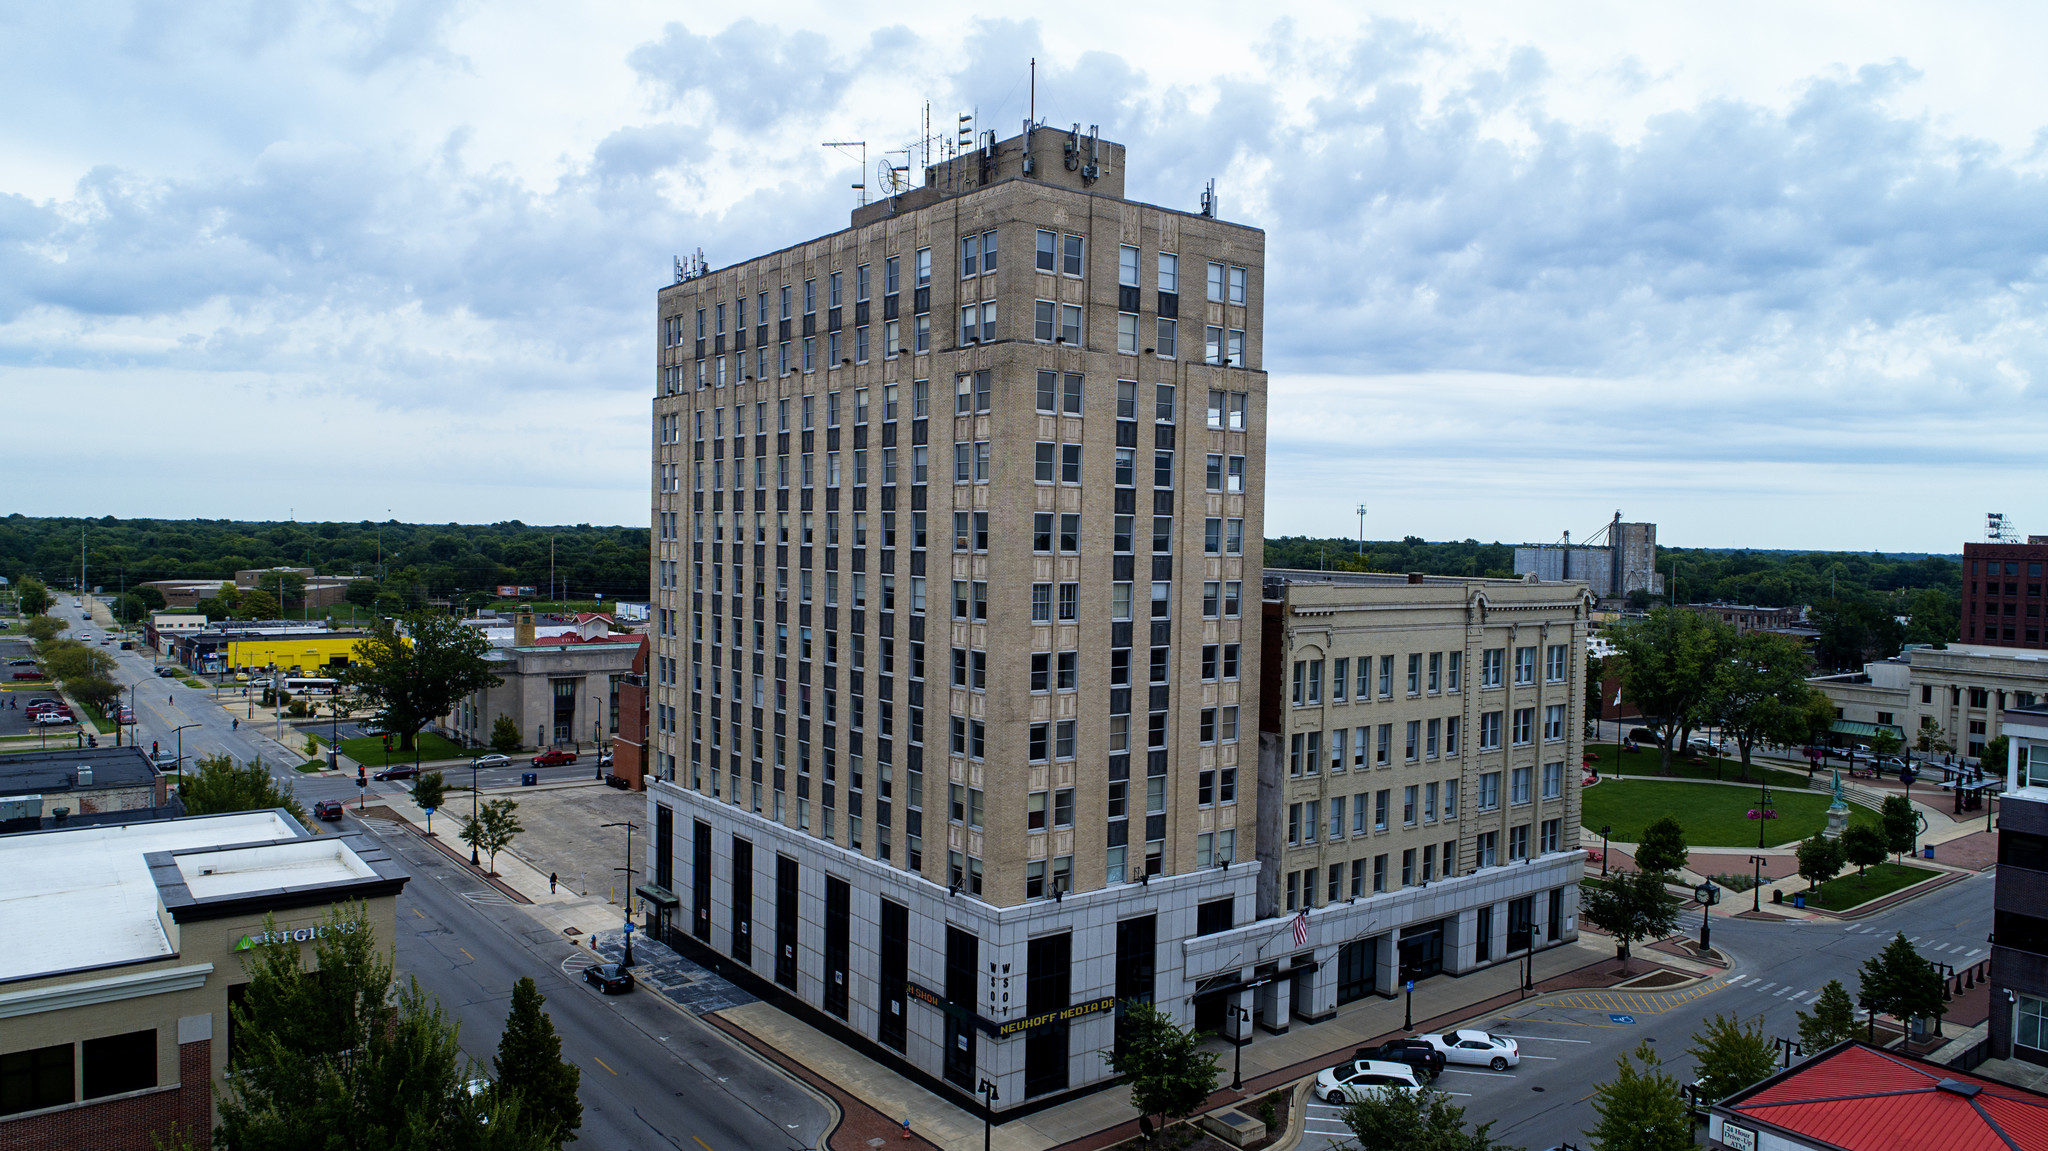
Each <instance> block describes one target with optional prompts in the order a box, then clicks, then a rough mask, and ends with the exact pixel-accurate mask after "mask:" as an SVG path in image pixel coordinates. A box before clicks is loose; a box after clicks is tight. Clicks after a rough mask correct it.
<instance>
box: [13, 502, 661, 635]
mask: <svg viewBox="0 0 2048 1151" xmlns="http://www.w3.org/2000/svg"><path fill="white" fill-rule="evenodd" d="M81 527H82V528H83V529H84V547H85V564H86V579H87V580H88V581H89V582H91V583H93V584H95V585H98V586H101V587H104V588H106V589H108V590H109V591H114V590H116V589H118V588H120V587H121V586H122V585H123V584H125V585H126V586H127V587H129V588H133V587H135V586H136V585H137V584H140V583H143V582H146V581H149V580H162V579H195V580H196V579H219V580H224V581H226V580H232V579H233V578H234V575H235V573H236V572H237V571H243V570H247V569H251V568H269V567H309V568H312V569H314V571H315V573H316V574H319V575H323V576H327V575H333V576H350V577H361V578H365V579H372V580H376V581H377V590H378V593H379V594H380V595H381V596H382V597H383V598H382V602H381V603H380V604H379V606H380V607H386V606H388V607H389V608H390V609H391V610H394V611H396V610H405V609H409V608H415V607H419V606H421V605H423V604H426V603H427V602H429V601H430V600H434V601H445V600H447V599H450V598H453V597H455V596H456V595H457V594H458V591H459V593H460V596H461V598H462V599H463V600H465V601H469V600H471V599H473V598H481V599H482V600H483V602H489V601H490V600H493V599H495V598H496V596H495V595H492V594H491V593H492V592H493V591H494V589H495V588H497V587H498V586H500V585H512V586H520V587H531V588H534V589H536V593H537V594H536V595H534V596H529V597H524V598H538V599H546V598H548V583H549V545H550V543H552V544H553V548H554V565H553V573H554V579H555V583H556V586H557V588H558V589H566V598H570V599H577V600H588V599H591V598H594V596H595V595H597V594H602V595H603V596H604V598H605V599H607V600H616V599H625V600H645V599H646V598H647V585H648V542H647V529H646V528H634V527H617V526H601V525H600V526H594V525H591V524H575V525H559V526H555V525H535V524H525V523H521V522H520V521H518V520H507V521H504V522H502V523H494V524H452V523H451V524H407V523H400V522H398V521H396V520H387V521H385V522H384V523H382V524H377V523H373V522H371V521H369V520H363V521H360V522H357V523H332V522H329V523H297V522H274V523H266V522H251V521H241V520H193V519H188V520H170V519H126V520H123V519H115V518H114V517H112V516H106V517H102V518H99V519H78V518H59V517H36V516H24V515H21V514H19V513H16V514H14V515H11V516H8V517H6V518H4V519H0V575H4V576H6V577H7V578H8V579H10V580H12V581H14V582H15V583H17V584H18V583H20V582H21V580H22V578H23V577H36V578H39V579H41V580H43V582H45V583H46V584H48V585H49V586H51V587H55V588H74V587H76V586H77V582H78V562H79V546H80V528H81ZM380 554H381V568H382V574H381V578H380V575H379V568H380V558H379V557H380ZM288 598H289V597H288ZM370 598H371V599H372V600H375V599H376V598H377V597H376V596H372V597H370ZM286 606H290V605H289V603H287V605H286Z"/></svg>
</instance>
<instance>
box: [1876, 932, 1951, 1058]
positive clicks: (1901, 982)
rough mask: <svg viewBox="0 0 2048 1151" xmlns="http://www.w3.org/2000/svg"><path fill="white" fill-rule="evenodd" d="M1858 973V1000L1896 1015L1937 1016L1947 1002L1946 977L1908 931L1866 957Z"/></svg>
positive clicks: (1937, 1028) (1929, 1017) (1909, 1016)
mask: <svg viewBox="0 0 2048 1151" xmlns="http://www.w3.org/2000/svg"><path fill="white" fill-rule="evenodd" d="M1859 974H1860V976H1861V978H1860V979H1859V980H1858V983H1857V987H1856V1001H1857V1002H1858V1003H1860V1004H1862V1005H1863V1006H1864V1007H1865V1008H1867V1009H1869V1010H1873V1011H1877V1012H1879V1013H1881V1014H1884V1015H1889V1016H1891V1017H1893V1018H1894V1019H1901V1020H1904V1019H1937V1020H1938V1019H1939V1018H1940V1016H1941V1013H1942V1011H1943V1010H1944V1008H1945V1007H1946V1005H1947V1003H1948V983H1947V981H1946V980H1944V979H1943V978H1942V976H1941V972H1940V971H1938V970H1936V969H1935V966H1934V964H1932V963H1929V962H1928V961H1927V960H1926V959H1924V958H1922V957H1921V955H1920V953H1919V952H1918V951H1915V950H1914V949H1913V945H1912V944H1911V943H1908V942H1907V941H1906V934H1905V932H1898V933H1897V934H1895V935H1893V936H1892V941H1891V942H1890V943H1887V944H1885V945H1884V950H1883V951H1880V952H1878V953H1877V954H1876V955H1874V956H1872V957H1871V958H1869V959H1867V960H1865V961H1864V963H1863V966H1862V967H1861V968H1860V969H1859ZM1935 1033H1936V1034H1940V1028H1939V1026H1937V1027H1936V1029H1935Z"/></svg>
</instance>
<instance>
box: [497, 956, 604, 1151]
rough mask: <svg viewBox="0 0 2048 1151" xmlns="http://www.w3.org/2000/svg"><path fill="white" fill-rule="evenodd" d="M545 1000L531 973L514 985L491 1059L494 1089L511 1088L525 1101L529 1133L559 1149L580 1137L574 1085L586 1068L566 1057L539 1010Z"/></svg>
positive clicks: (552, 1026) (559, 1039)
mask: <svg viewBox="0 0 2048 1151" xmlns="http://www.w3.org/2000/svg"><path fill="white" fill-rule="evenodd" d="M546 1002H547V1000H546V999H544V998H543V997H542V996H541V993H540V988H539V986H537V985H536V984H535V983H534V982H533V980H532V979H531V978H529V977H527V976H524V975H522V976H520V977H519V982H518V983H515V984H513V985H512V1010H511V1012H510V1014H508V1015H507V1016H506V1017H505V1033H504V1035H503V1036H502V1037H501V1038H500V1039H499V1040H498V1055H497V1058H496V1059H494V1060H493V1061H492V1067H493V1069H494V1070H495V1071H496V1072H497V1082H496V1084H495V1089H497V1090H500V1091H502V1090H505V1089H507V1088H510V1089H512V1090H515V1091H517V1092H518V1093H519V1096H520V1098H521V1099H522V1100H523V1101H524V1106H523V1107H522V1108H521V1109H520V1119H521V1121H522V1122H523V1123H524V1124H525V1125H526V1127H527V1129H528V1131H530V1132H531V1133H532V1134H533V1135H535V1136H537V1137H539V1138H540V1139H541V1140H542V1141H543V1142H545V1143H546V1144H547V1145H548V1146H550V1147H560V1146H561V1145H562V1144H563V1143H566V1142H569V1141H572V1140H574V1139H575V1138H576V1129H577V1128H578V1127H581V1126H583V1104H582V1102H581V1101H580V1100H578V1099H577V1098H576V1088H577V1085H578V1084H579V1083H581V1082H582V1079H583V1072H582V1071H581V1070H580V1069H579V1068H578V1067H577V1066H576V1065H575V1064H573V1063H565V1062H563V1061H562V1037H561V1036H559V1035H557V1034H555V1022H554V1020H552V1019H550V1018H548V1013H547V1012H545V1011H542V1010H541V1005H542V1004H543V1003H546Z"/></svg>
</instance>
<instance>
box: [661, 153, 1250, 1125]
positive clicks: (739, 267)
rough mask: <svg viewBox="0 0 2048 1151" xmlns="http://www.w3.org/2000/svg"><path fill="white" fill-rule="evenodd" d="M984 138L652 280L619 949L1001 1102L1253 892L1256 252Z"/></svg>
mask: <svg viewBox="0 0 2048 1151" xmlns="http://www.w3.org/2000/svg"><path fill="white" fill-rule="evenodd" d="M981 144H982V146H981V147H980V148H978V149H977V150H975V151H973V152H969V153H966V154H964V155H962V156H961V157H960V158H958V159H956V160H953V161H951V162H949V163H944V164H939V165H936V166H934V167H932V168H930V169H929V170H927V171H926V172H925V173H924V178H925V180H924V185H923V186H922V187H919V188H916V189H913V190H909V191H906V192H904V193H903V194H901V195H898V196H894V197H891V198H888V199H885V200H881V201H879V202H877V203H874V204H871V205H868V206H866V207H864V208H861V209H858V210H856V211H855V212H854V215H853V221H852V226H851V227H849V228H847V229H845V230H843V231H839V232H835V233H833V234H831V235H827V236H822V237H819V238H817V239H815V240H810V241H807V242H805V243H802V244H798V245H795V246H793V247H790V248H787V249H784V250H782V251H779V252H774V253H770V254H768V255H765V256H761V257H758V258H754V259H750V260H747V261H744V262H742V263H739V264H736V265H733V266H730V267H725V268H720V269H717V270H715V271H707V272H704V273H702V274H698V275H695V276H693V277H691V278H688V279H684V280H682V281H680V282H678V283H676V284H674V285H672V286H670V287H668V288H665V289H663V290H662V291H661V293H660V296H659V315H658V335H659V338H658V340H657V343H656V349H655V357H656V371H655V383H656V389H655V396H654V405H653V406H654V411H653V429H652V430H653V444H652V454H653V457H654V462H653V492H652V504H653V518H654V526H655V531H654V559H653V565H654V571H653V581H652V582H653V587H654V589H655V591H654V596H653V605H652V606H653V616H654V619H653V625H654V626H653V628H652V631H653V633H654V647H653V651H652V656H653V658H652V660H651V666H650V674H649V683H650V692H651V701H650V702H651V713H652V716H653V730H652V731H651V732H650V748H649V750H650V763H651V765H652V766H653V768H654V771H653V776H654V778H653V779H652V780H651V782H650V786H649V789H648V790H649V807H650V812H649V822H650V823H651V824H652V825H653V826H654V829H655V834H654V835H653V836H652V837H651V838H652V842H651V843H650V847H649V850H650V852H651V855H652V859H651V863H650V868H651V873H652V874H653V875H654V877H655V879H656V886H657V887H659V888H661V889H663V890H668V889H671V888H673V889H674V901H673V906H674V910H673V915H674V916H675V921H674V922H670V921H669V920H668V918H667V916H668V914H669V913H668V912H662V913H660V915H661V918H660V919H659V920H658V921H657V922H656V923H655V924H654V925H653V929H654V930H655V931H657V932H659V933H662V934H665V935H668V936H670V937H671V938H674V939H675V940H676V941H677V942H678V943H680V944H683V945H685V946H688V947H691V948H696V949H698V951H699V953H700V955H704V954H708V956H709V957H710V958H712V959H715V960H716V961H718V962H720V963H721V964H723V965H724V966H725V967H726V968H727V969H731V970H736V971H738V972H753V973H758V974H757V982H758V983H759V984H761V985H762V986H763V988H764V989H765V990H767V991H768V992H769V993H771V994H778V995H782V996H786V997H789V998H790V999H793V1000H795V1001H798V1002H801V1003H803V1004H805V1005H808V1006H810V1007H813V1008H817V1009H819V1010H821V1011H822V1012H823V1013H824V1016H825V1017H827V1018H830V1019H834V1020H838V1021H842V1022H843V1025H844V1028H845V1033H846V1034H847V1036H849V1037H853V1038H856V1039H857V1040H858V1041H861V1042H862V1043H863V1044H864V1046H865V1047H866V1049H868V1050H870V1051H871V1052H873V1053H875V1054H877V1055H878V1056H881V1057H883V1058H886V1059H890V1060H894V1061H896V1062H897V1064H898V1065H899V1067H900V1068H903V1069H908V1070H910V1071H911V1072H913V1073H914V1074H917V1075H919V1076H921V1077H923V1078H924V1079H925V1080H926V1081H927V1082H928V1083H930V1084H931V1085H933V1086H935V1087H936V1088H938V1089H940V1090H943V1091H950V1092H952V1093H953V1094H954V1095H955V1097H956V1098H964V1097H965V1096H966V1094H967V1093H969V1092H972V1091H974V1090H975V1088H976V1087H977V1086H978V1084H979V1083H980V1081H981V1080H983V1079H987V1080H990V1081H993V1082H994V1083H995V1084H997V1087H998V1091H999V1094H998V1100H997V1106H998V1108H999V1109H1000V1108H1007V1107H1011V1106H1016V1105H1019V1104H1023V1103H1026V1102H1027V1101H1031V1102H1036V1101H1038V1100H1041V1099H1044V1098H1047V1097H1050V1096H1054V1095H1057V1094H1059V1093H1062V1092H1065V1091H1069V1090H1074V1089H1079V1088H1082V1087H1085V1086H1087V1085H1088V1084H1091V1083H1094V1082H1097V1081H1100V1080H1102V1079H1104V1078H1105V1077H1106V1076H1107V1074H1108V1071H1107V1069H1106V1067H1104V1066H1103V1064H1102V1062H1101V1060H1100V1059H1098V1058H1097V1057H1096V1055H1095V1052H1096V1051H1097V1050H1098V1049H1100V1048H1103V1047H1105V1046H1107V1045H1108V1044H1109V1043H1110V1041H1111V1039H1110V1036H1111V1016H1112V1014H1113V1013H1111V1012H1108V1011H1106V1010H1102V1007H1103V1005H1105V1004H1107V1003H1109V1002H1110V1001H1111V1000H1112V999H1114V998H1129V997H1140V998H1146V999H1154V998H1156V999H1157V1001H1159V1002H1161V1003H1163V1004H1167V1005H1170V1006H1172V1007H1173V1008H1174V1009H1176V1010H1177V1011H1181V1012H1183V1013H1185V1012H1186V1011H1187V1010H1188V1007H1187V1001H1188V993H1189V989H1190V988H1191V987H1192V985H1193V984H1194V982H1195V981H1196V980H1199V979H1202V978H1206V977H1208V976H1209V975H1211V974H1212V972H1210V971H1207V970H1195V969H1194V968H1193V966H1191V962H1192V961H1191V960H1190V959H1189V958H1188V956H1187V954H1186V952H1185V947H1186V943H1185V941H1186V940H1187V939H1189V938H1190V937H1193V936H1195V935H1197V934H1198V933H1199V931H1200V930H1207V931H1209V932H1212V933H1213V932H1215V931H1219V930H1224V929H1227V928H1229V927H1230V926H1231V925H1232V924H1236V923H1243V922H1245V921H1248V920H1249V919H1250V918H1251V917H1252V916H1253V914H1254V910H1255V909H1254V882H1253V875H1254V872H1255V868H1253V867H1250V866H1242V865H1240V866H1232V865H1233V864H1242V863H1243V861H1246V860H1248V859H1249V857H1250V851H1249V847H1250V839H1251V837H1252V835H1253V824H1254V821H1253V814H1252V813H1253V806H1254V804H1253V800H1254V796H1253V780H1252V772H1253V763H1254V758H1255V757H1254V755H1253V748H1254V746H1255V745H1254V743H1253V733H1254V729H1253V728H1252V726H1251V723H1252V716H1251V715H1250V709H1251V707H1252V706H1253V700H1254V695H1253V693H1252V690H1251V689H1252V687H1253V685H1255V684H1256V683H1257V682H1258V676H1259V659H1260V656H1259V640H1258V624H1259V617H1258V604H1257V601H1256V595H1257V589H1258V587H1259V580H1260V549H1261V541H1262V539H1263V524H1262V517H1261V506H1262V502H1263V498H1262V497H1263V482H1264V475H1265V450H1264V444H1265V426H1266V378H1265V374H1264V372H1263V371H1262V370H1261V364H1262V346H1261V332H1262V328H1263V316H1262V298H1263V292H1264V263H1265V237H1264V234H1263V233H1262V232H1260V231H1259V230H1258V229H1255V228H1250V227H1246V226H1243V225H1240V224H1233V223H1228V222H1225V221H1223V220H1219V219H1216V218H1214V217H1213V216H1210V215H1206V214H1202V213H1197V212H1189V211H1181V210H1176V209H1171V208H1163V207H1157V206H1153V205H1149V204H1142V203H1137V202H1134V201H1131V200H1128V199H1126V198H1125V197H1124V183H1125V169H1124V150H1123V148H1122V147H1121V146H1119V145H1116V144H1113V143H1109V142H1107V141H1101V140H1098V139H1095V138H1093V137H1091V136H1087V135H1082V134H1079V133H1069V132H1063V131H1052V130H1047V129H1044V128H1037V129H1033V130H1030V131H1027V132H1026V133H1025V134H1023V135H1020V136H1018V137H1015V138H1012V139H1009V140H1004V141H1000V142H997V141H995V140H994V139H993V137H992V135H991V136H989V137H986V138H984V139H983V140H982V141H981ZM1195 191H1196V190H1194V189H1188V192H1187V195H1188V199H1189V200H1191V201H1192V200H1194V199H1195ZM1248 597H1251V598H1249V599H1248ZM660 905H661V901H660V900H656V906H657V907H659V906H660ZM1198 907H1199V908H1202V909H1203V910H1202V911H1200V913H1199V917H1198V912H1197V908H1198ZM1202 962H1205V963H1206V962H1210V961H1209V960H1208V959H1204V960H1202ZM1216 962H1221V960H1217V961H1216Z"/></svg>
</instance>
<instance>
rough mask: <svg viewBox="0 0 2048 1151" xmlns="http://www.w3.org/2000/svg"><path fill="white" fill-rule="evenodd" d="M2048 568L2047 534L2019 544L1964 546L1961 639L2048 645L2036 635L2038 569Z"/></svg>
mask: <svg viewBox="0 0 2048 1151" xmlns="http://www.w3.org/2000/svg"><path fill="white" fill-rule="evenodd" d="M2044 568H2048V536H2028V537H2027V542H2026V543H2023V544H1995V543H1983V544H1964V545H1963V615H1962V628H1963V634H1962V636H1961V637H1960V638H1961V639H1962V640H1963V641H1964V642H1965V643H1994V644H1997V645H1998V646H2000V647H2031V648H2044V649H2048V639H2043V638H2042V634H2041V627H2042V624H2041V605H2042V602H2043V600H2042V596H2041V584H2042V582H2043V575H2042V572H2043V570H2044Z"/></svg>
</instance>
